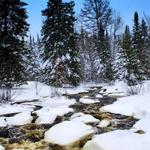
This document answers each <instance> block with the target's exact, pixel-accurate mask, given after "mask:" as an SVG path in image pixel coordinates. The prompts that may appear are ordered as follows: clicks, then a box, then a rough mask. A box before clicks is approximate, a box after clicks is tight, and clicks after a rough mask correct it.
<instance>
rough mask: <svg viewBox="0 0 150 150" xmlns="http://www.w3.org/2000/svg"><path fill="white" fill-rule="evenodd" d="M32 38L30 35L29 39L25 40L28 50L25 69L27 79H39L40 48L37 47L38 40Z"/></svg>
mask: <svg viewBox="0 0 150 150" xmlns="http://www.w3.org/2000/svg"><path fill="white" fill-rule="evenodd" d="M38 40H40V39H38V38H37V41H35V40H34V37H32V36H31V35H30V37H29V40H28V41H27V48H28V50H29V52H28V55H27V56H26V62H27V63H26V64H27V66H26V68H27V69H26V70H27V76H28V80H29V81H40V73H41V59H40V54H41V49H40V48H39V45H38V44H39V43H38V42H39V41H38Z"/></svg>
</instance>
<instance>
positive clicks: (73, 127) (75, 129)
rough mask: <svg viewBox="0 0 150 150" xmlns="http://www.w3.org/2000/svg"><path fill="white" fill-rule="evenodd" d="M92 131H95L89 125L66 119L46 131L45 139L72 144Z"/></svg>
mask: <svg viewBox="0 0 150 150" xmlns="http://www.w3.org/2000/svg"><path fill="white" fill-rule="evenodd" d="M92 133H94V131H93V130H92V127H90V126H88V125H85V124H83V123H80V122H74V121H64V122H62V123H59V124H57V125H55V126H53V127H52V128H50V129H49V130H48V131H47V132H46V133H45V141H47V142H50V143H54V144H59V145H71V144H73V143H74V142H76V141H78V140H80V139H81V138H84V137H86V136H88V135H91V134H92Z"/></svg>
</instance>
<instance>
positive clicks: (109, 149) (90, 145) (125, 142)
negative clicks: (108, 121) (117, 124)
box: [83, 130, 150, 150]
mask: <svg viewBox="0 0 150 150" xmlns="http://www.w3.org/2000/svg"><path fill="white" fill-rule="evenodd" d="M149 137H150V134H145V135H140V134H137V133H133V132H131V131H129V130H116V131H112V132H108V133H104V134H101V135H96V136H94V138H93V139H92V140H91V141H89V142H87V143H86V144H85V146H84V148H83V150H120V149H121V150H149V146H150V138H149Z"/></svg>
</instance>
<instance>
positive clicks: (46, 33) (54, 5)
mask: <svg viewBox="0 0 150 150" xmlns="http://www.w3.org/2000/svg"><path fill="white" fill-rule="evenodd" d="M73 8H74V2H73V1H71V2H65V3H64V2H62V0H49V1H48V4H47V8H46V9H45V10H43V12H42V15H43V16H45V21H44V22H43V27H42V36H43V38H42V42H43V48H44V54H43V60H44V61H45V62H46V67H45V73H44V74H45V80H46V82H47V83H49V84H52V85H54V86H62V85H63V84H71V85H75V86H76V85H78V84H79V81H80V65H79V59H78V50H77V49H76V43H75V42H76V37H75V33H74V22H75V17H74V10H73Z"/></svg>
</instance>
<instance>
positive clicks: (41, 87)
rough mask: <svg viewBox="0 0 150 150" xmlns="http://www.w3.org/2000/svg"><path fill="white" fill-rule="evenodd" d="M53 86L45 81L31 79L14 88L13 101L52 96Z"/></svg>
mask: <svg viewBox="0 0 150 150" xmlns="http://www.w3.org/2000/svg"><path fill="white" fill-rule="evenodd" d="M51 88H52V87H50V86H48V85H46V84H44V83H40V82H34V81H30V82H27V84H24V85H21V86H19V87H17V88H14V89H13V92H12V99H13V101H31V100H36V99H40V97H46V96H51Z"/></svg>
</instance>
